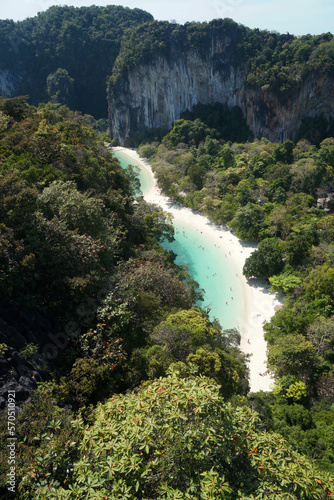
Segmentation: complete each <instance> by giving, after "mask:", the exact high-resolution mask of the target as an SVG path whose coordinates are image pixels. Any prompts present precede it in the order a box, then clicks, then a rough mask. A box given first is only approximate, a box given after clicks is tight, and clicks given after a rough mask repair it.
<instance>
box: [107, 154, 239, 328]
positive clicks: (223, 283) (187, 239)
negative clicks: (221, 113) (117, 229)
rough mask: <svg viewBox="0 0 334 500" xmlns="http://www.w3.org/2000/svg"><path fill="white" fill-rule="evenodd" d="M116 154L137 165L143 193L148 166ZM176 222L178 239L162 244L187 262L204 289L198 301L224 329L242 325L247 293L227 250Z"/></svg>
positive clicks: (124, 163) (123, 162)
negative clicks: (201, 300)
mask: <svg viewBox="0 0 334 500" xmlns="http://www.w3.org/2000/svg"><path fill="white" fill-rule="evenodd" d="M113 155H114V156H115V157H116V158H117V159H118V160H119V161H120V163H121V165H122V167H123V168H127V167H128V165H129V164H131V165H133V166H134V167H136V168H138V173H139V180H140V184H141V190H142V192H143V194H144V193H145V191H146V190H147V189H148V188H149V186H150V184H151V181H150V176H149V174H148V173H147V172H146V170H144V169H142V168H140V164H139V163H137V162H136V161H135V160H133V159H130V158H129V157H127V156H126V155H125V154H122V153H121V152H120V151H117V152H113ZM180 210H182V209H180ZM173 225H174V229H175V241H173V242H172V243H169V242H164V243H163V247H164V248H166V249H167V250H172V251H173V252H174V253H175V254H176V255H177V258H176V260H175V262H176V264H178V265H187V266H188V270H189V273H190V275H191V277H192V278H193V279H194V280H196V281H197V282H198V283H199V286H200V288H202V289H204V291H205V295H204V302H200V303H199V305H201V306H202V307H204V308H207V309H208V310H209V311H210V312H209V315H210V318H211V319H214V318H217V319H218V320H219V322H220V324H221V326H222V327H223V329H229V328H237V329H240V327H241V324H242V321H243V316H244V307H245V305H244V298H243V297H244V296H243V290H242V284H241V280H240V279H239V277H238V276H237V275H236V270H235V269H234V266H233V264H232V263H231V259H229V256H228V254H225V253H224V252H223V253H222V250H221V249H220V248H219V247H218V246H215V244H214V243H212V242H211V240H209V239H208V238H207V236H206V235H205V234H204V233H202V234H201V232H200V231H199V230H196V228H194V227H193V226H190V225H189V226H188V225H187V224H185V223H184V222H183V221H182V222H181V221H178V220H177V217H175V218H174V220H173ZM222 235H223V236H222V237H223V238H228V237H229V234H228V233H222ZM232 297H233V298H232Z"/></svg>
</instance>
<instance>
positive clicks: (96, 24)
mask: <svg viewBox="0 0 334 500" xmlns="http://www.w3.org/2000/svg"><path fill="white" fill-rule="evenodd" d="M151 20H153V18H152V16H151V14H149V13H147V12H144V11H142V10H140V9H129V8H124V7H120V6H113V5H109V6H108V7H97V6H94V5H93V6H91V7H80V8H78V7H70V6H65V7H56V6H54V7H50V8H49V9H48V10H47V11H45V12H41V13H40V14H38V16H36V17H33V18H29V19H26V20H24V21H21V22H16V23H15V22H14V21H10V20H2V21H0V61H1V62H0V72H1V70H9V71H12V72H13V75H14V76H13V77H14V79H17V81H16V83H15V85H14V86H15V87H16V94H19V95H25V94H27V95H29V97H30V102H31V103H32V104H35V105H37V104H38V103H39V102H43V101H45V102H46V101H48V100H50V99H52V98H53V99H55V100H56V101H57V102H62V103H63V104H67V105H69V106H70V107H71V108H72V109H78V110H80V111H82V112H83V113H89V114H91V115H93V116H94V117H95V118H107V112H108V106H107V94H106V89H107V76H108V75H109V74H110V73H111V70H112V67H113V65H114V62H115V59H116V57H117V55H118V53H119V50H120V47H121V44H122V40H123V37H124V36H126V34H127V33H128V32H129V31H131V29H134V28H137V27H138V26H139V25H140V24H142V23H144V22H148V21H151ZM8 97H12V95H9V96H8Z"/></svg>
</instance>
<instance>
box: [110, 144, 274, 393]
mask: <svg viewBox="0 0 334 500" xmlns="http://www.w3.org/2000/svg"><path fill="white" fill-rule="evenodd" d="M112 150H113V151H115V153H116V156H117V157H118V158H119V155H121V157H122V158H123V159H125V161H127V159H128V160H129V161H128V163H129V164H133V165H135V166H138V167H140V169H142V171H143V173H144V174H145V175H144V177H145V179H144V182H143V184H144V185H142V191H143V196H144V199H145V200H146V201H147V202H149V203H154V204H156V205H159V206H160V207H161V208H162V209H163V210H164V211H166V212H169V213H170V214H171V215H172V216H173V224H174V227H175V231H176V232H178V234H179V235H180V236H181V237H183V238H184V241H183V240H182V239H181V241H180V238H179V239H178V240H179V248H180V253H181V254H185V255H186V254H188V255H190V254H191V255H192V257H193V258H194V259H195V262H196V265H195V266H194V269H189V272H190V274H191V276H192V277H193V278H194V279H196V280H197V281H198V282H199V283H200V285H201V286H202V287H203V288H204V289H205V291H206V292H208V294H210V289H211V288H212V290H211V295H212V297H213V298H212V299H211V298H209V302H208V304H209V305H210V306H211V304H212V305H213V307H214V308H215V309H214V310H213V314H214V316H215V317H217V319H218V320H219V321H220V323H221V324H222V327H223V329H229V328H237V329H238V330H239V331H240V334H241V344H240V348H241V350H242V351H243V352H244V353H245V354H249V370H250V389H251V391H252V392H256V391H260V390H263V391H269V390H270V389H271V388H272V386H273V384H274V379H273V377H272V376H271V375H270V373H269V372H268V368H267V357H266V349H267V345H266V342H265V340H264V332H263V324H264V322H265V321H269V320H270V318H271V317H272V316H273V315H274V313H275V310H277V308H279V307H282V297H281V296H280V295H279V294H277V293H274V292H271V291H270V283H269V282H268V281H267V280H259V279H250V280H247V279H246V278H245V277H244V275H243V273H242V271H243V266H244V264H245V261H246V259H247V257H249V256H250V255H251V253H252V252H253V251H254V250H255V249H256V244H252V243H249V242H242V241H240V240H239V239H238V238H237V237H236V236H235V235H234V234H233V231H231V230H230V228H228V227H226V226H225V227H223V226H219V225H217V224H214V223H213V222H212V221H210V220H209V219H208V218H207V217H205V216H203V215H201V214H199V213H197V212H195V211H193V210H191V209H190V208H186V207H183V206H182V205H180V204H179V203H177V204H176V203H173V202H172V201H171V200H170V199H169V198H168V197H166V196H164V195H163V194H162V193H161V191H160V189H159V187H158V185H157V182H156V179H155V177H154V174H153V172H152V169H151V166H150V163H149V161H148V160H146V159H143V158H141V157H140V156H139V155H138V153H137V152H136V150H134V149H129V148H124V147H114V148H112ZM189 231H190V233H189ZM189 235H190V236H189ZM173 251H174V249H173ZM196 252H197V254H198V252H202V254H201V257H198V258H197V260H196ZM198 255H199V254H198ZM186 258H187V256H186ZM199 259H201V260H199ZM176 262H177V263H181V264H183V263H187V261H186V262H182V261H181V262H180V261H179V262H178V261H177V260H176ZM221 263H224V276H221V272H222V271H221V269H220V264H221ZM198 277H199V278H200V279H198ZM205 280H206V281H205ZM202 283H204V286H203V285H202Z"/></svg>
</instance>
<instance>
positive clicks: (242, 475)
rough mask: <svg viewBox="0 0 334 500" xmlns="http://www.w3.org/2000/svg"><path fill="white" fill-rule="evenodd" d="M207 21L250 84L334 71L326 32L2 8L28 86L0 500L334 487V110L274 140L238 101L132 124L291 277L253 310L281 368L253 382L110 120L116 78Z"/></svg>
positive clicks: (157, 160)
mask: <svg viewBox="0 0 334 500" xmlns="http://www.w3.org/2000/svg"><path fill="white" fill-rule="evenodd" d="M216 32H217V33H220V32H224V33H227V34H228V36H229V37H230V39H231V40H232V41H233V44H234V45H233V47H234V49H233V51H232V50H231V51H229V52H230V59H229V60H228V61H227V62H228V63H231V64H239V62H240V61H243V63H247V72H246V73H244V76H245V82H244V84H245V88H247V89H248V90H251V89H253V90H254V89H257V90H256V92H257V91H258V90H259V89H261V92H263V93H265V92H266V91H268V89H269V91H270V92H273V93H274V94H275V95H276V96H277V98H278V99H279V101H280V102H288V100H289V93H290V92H294V91H295V90H296V89H298V88H300V87H301V86H302V85H303V82H304V81H305V79H306V78H307V76H308V75H311V74H316V75H320V76H319V82H322V81H325V80H326V81H327V83H328V82H330V81H331V78H332V77H333V67H334V62H333V61H334V56H333V54H334V52H333V36H332V35H331V34H325V35H319V36H316V37H311V36H305V37H301V38H296V37H293V36H291V35H288V34H287V35H279V34H277V33H269V32H260V31H259V30H249V29H248V28H245V27H243V26H239V25H237V24H236V23H234V22H233V21H232V20H229V19H225V20H216V21H212V22H211V23H186V25H185V26H179V25H176V24H170V23H167V22H166V23H158V22H156V21H154V20H153V18H152V16H151V15H150V14H148V13H145V12H143V11H141V10H139V9H134V10H130V9H128V8H123V7H115V6H109V7H105V8H102V7H95V6H93V7H87V8H80V9H77V8H74V7H51V8H50V9H49V10H47V11H46V12H44V13H41V14H39V15H38V16H37V17H36V18H33V19H27V20H26V21H23V22H20V23H14V22H12V21H8V20H7V21H1V22H0V61H1V62H0V84H1V85H2V84H3V82H5V83H6V85H7V87H6V85H4V87H6V89H7V90H8V91H9V93H10V92H13V93H14V94H15V93H19V94H22V95H17V96H15V95H12V96H11V97H10V98H4V97H0V412H1V413H0V436H1V444H0V471H1V480H0V496H1V498H3V499H8V500H9V499H11V498H16V499H18V500H28V499H31V500H39V499H40V500H44V499H56V498H59V499H72V500H79V499H87V500H88V499H89V500H90V499H94V498H95V499H100V500H103V499H107V498H111V499H114V498H122V499H137V498H138V499H152V500H153V499H159V500H160V499H169V498H175V499H180V500H181V499H189V500H193V499H194V500H195V499H196V500H202V499H216V498H221V499H230V500H239V499H249V500H251V499H263V500H264V499H267V498H277V499H285V498H291V499H295V500H299V499H306V500H316V499H321V500H322V499H328V498H331V497H332V496H333V495H334V481H333V473H334V333H333V332H334V319H333V318H334V285H333V283H334V271H333V267H334V246H333V245H334V243H333V238H334V215H333V210H334V201H333V200H334V173H333V169H334V138H333V137H331V135H333V127H332V123H331V119H327V118H326V117H324V116H321V114H320V115H319V116H317V115H312V117H311V116H308V117H306V118H305V120H304V121H302V122H301V127H300V129H299V132H298V135H297V139H296V141H295V142H292V141H290V140H288V141H284V142H282V143H278V142H277V143H272V142H270V141H268V140H267V139H265V138H261V137H259V138H257V137H254V134H252V130H251V129H250V127H249V125H248V124H247V123H246V120H245V116H244V115H243V112H242V110H241V108H239V107H237V106H232V107H231V106H227V104H224V103H222V102H220V103H214V102H210V103H208V104H204V103H197V104H196V105H195V106H191V107H189V109H184V110H183V114H182V116H181V118H180V119H178V120H175V121H174V123H173V124H172V127H171V129H170V130H167V131H163V130H151V131H150V133H149V134H148V135H147V136H146V137H150V140H148V139H145V140H144V139H143V135H141V136H140V137H139V138H138V137H137V138H135V137H133V138H131V140H133V143H136V144H138V143H139V142H138V141H141V144H140V147H139V149H138V151H139V153H140V154H141V155H142V156H143V157H145V158H149V159H150V161H151V164H152V167H153V170H154V171H155V175H156V177H157V180H158V182H159V185H160V187H161V188H162V190H163V192H164V193H165V194H167V195H168V196H169V197H170V198H171V199H172V200H174V201H177V202H179V203H182V204H183V205H185V206H187V207H190V208H192V209H194V210H199V211H201V212H203V213H204V214H206V215H207V216H208V217H209V218H211V219H212V221H214V222H215V223H217V224H221V225H224V226H226V225H228V226H229V227H230V229H231V230H232V231H234V232H235V233H236V235H237V236H238V237H239V238H240V239H242V240H245V241H252V242H254V241H257V242H258V243H259V244H258V249H257V250H256V251H255V252H254V253H253V254H252V255H251V257H250V258H249V259H247V261H246V264H245V267H244V275H245V276H246V277H247V279H249V280H250V281H253V280H256V279H257V278H265V279H267V280H268V281H269V282H270V284H271V286H272V289H273V290H276V291H280V292H283V293H284V296H285V301H284V307H283V308H282V309H281V310H279V311H278V312H277V313H276V314H275V316H274V317H273V318H272V319H271V321H270V322H268V323H267V324H266V325H265V335H266V340H267V343H268V369H269V371H270V372H272V373H273V374H274V375H275V377H276V386H275V388H274V390H273V391H272V392H268V393H263V392H259V393H255V394H254V393H249V385H248V358H247V356H246V355H245V354H244V353H242V351H241V350H240V347H239V345H240V334H239V332H238V331H235V330H227V331H223V330H222V328H221V326H220V324H219V323H218V322H217V321H210V318H209V316H208V313H207V311H205V310H203V309H201V308H200V307H198V303H200V302H201V298H202V291H201V290H200V289H199V286H198V284H197V283H196V282H194V281H193V280H192V279H191V277H190V275H189V273H188V271H187V269H186V268H183V267H178V266H176V265H175V262H174V258H175V255H174V254H172V253H169V252H167V251H166V250H164V249H163V247H162V246H161V245H160V243H161V242H162V241H163V240H166V239H167V240H172V239H173V231H174V230H173V226H172V224H171V219H170V216H169V215H168V214H166V213H164V212H163V211H162V210H161V209H160V208H159V207H157V206H154V205H149V204H147V203H146V202H145V201H144V200H143V198H142V197H141V193H140V189H139V182H138V179H137V177H136V174H135V172H134V170H133V169H132V168H128V169H127V170H123V169H122V168H121V166H120V164H119V163H118V161H117V160H116V159H115V158H114V157H113V155H112V152H111V150H110V148H109V147H108V144H107V143H108V141H109V137H108V136H107V134H105V135H104V134H102V133H101V129H102V127H101V122H99V121H98V119H99V118H105V117H106V110H107V103H106V88H107V83H108V85H109V91H110V93H111V94H113V92H114V90H115V89H116V87H117V85H120V82H121V78H122V77H123V76H124V75H125V74H127V72H128V71H130V69H131V68H132V69H133V68H136V67H138V65H140V64H144V65H145V64H149V63H150V61H152V58H154V57H155V56H156V55H157V54H158V55H161V57H165V58H167V59H168V58H173V56H174V55H175V51H181V52H182V51H183V50H188V49H189V48H192V49H193V48H195V49H196V48H200V49H199V51H202V53H201V56H203V57H204V58H205V57H206V54H207V51H208V50H209V45H210V40H212V39H213V33H216ZM211 35H212V36H211ZM218 45H219V44H218ZM182 53H183V52H182ZM226 64H227V63H226ZM8 75H10V77H9V76H8ZM320 77H321V78H323V79H324V80H321V78H320ZM13 89H14V90H15V91H14V90H13ZM116 90H117V89H116ZM28 103H29V104H28ZM32 104H33V105H32ZM69 106H70V107H69ZM75 110H78V111H75ZM111 111H113V110H111ZM121 111H122V110H121ZM139 112H140V110H139ZM87 113H89V114H87ZM152 138H153V140H151V139H152ZM115 142H116V141H114V143H115ZM13 393H15V395H16V396H15V398H16V399H15V414H14V412H13V413H11V410H9V411H8V403H9V399H10V398H9V395H11V394H13ZM11 397H12V396H11ZM12 404H13V403H11V405H12ZM12 422H15V425H14V427H13V426H12ZM9 436H11V437H14V439H15V445H12V446H14V449H15V467H14V469H15V471H14V474H15V482H14V486H13V485H12V484H11V482H10V481H11V478H10V476H9V475H8V474H9V470H12V469H9V465H10V464H9V462H8V460H9V457H10V453H11V450H10V449H9V448H8V438H9ZM10 487H12V488H14V489H12V490H10V489H9V488H10Z"/></svg>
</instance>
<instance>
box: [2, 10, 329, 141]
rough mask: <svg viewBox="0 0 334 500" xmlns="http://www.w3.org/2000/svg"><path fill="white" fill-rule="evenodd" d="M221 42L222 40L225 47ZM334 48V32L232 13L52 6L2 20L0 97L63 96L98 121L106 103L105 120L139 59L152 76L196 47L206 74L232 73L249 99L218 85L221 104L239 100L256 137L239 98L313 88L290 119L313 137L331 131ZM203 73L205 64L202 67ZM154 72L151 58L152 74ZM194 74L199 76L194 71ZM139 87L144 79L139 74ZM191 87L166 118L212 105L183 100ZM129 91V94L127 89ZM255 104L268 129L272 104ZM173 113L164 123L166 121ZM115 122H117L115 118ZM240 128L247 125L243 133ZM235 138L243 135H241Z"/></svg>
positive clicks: (281, 96) (35, 99)
mask: <svg viewBox="0 0 334 500" xmlns="http://www.w3.org/2000/svg"><path fill="white" fill-rule="evenodd" d="M220 39H221V40H220ZM223 42H224V43H226V47H225V48H223V46H222V43H223ZM333 46H334V45H333V35H332V34H331V33H325V34H319V35H317V36H311V35H305V36H302V37H294V36H293V35H289V34H278V33H274V32H269V31H260V30H257V29H255V30H251V29H249V28H247V27H245V26H242V25H238V24H237V23H235V22H234V21H232V20H231V19H216V20H214V21H211V22H210V23H196V22H192V23H186V24H185V25H178V24H173V23H168V22H158V21H155V20H154V19H153V17H152V16H151V14H149V13H147V12H144V11H142V10H140V9H129V8H123V7H120V6H108V7H97V6H91V7H80V8H75V7H70V6H65V7H56V6H54V7H50V8H49V9H48V10H47V11H45V12H42V13H40V14H38V15H37V16H36V17H34V18H30V19H26V20H24V21H21V22H16V23H15V22H14V21H10V20H2V21H0V93H1V94H2V95H4V96H6V97H14V96H15V95H28V96H29V102H30V103H31V104H34V105H38V104H39V103H40V102H47V101H49V100H53V101H56V102H61V103H62V104H66V105H68V106H70V107H71V109H77V110H80V111H81V112H83V113H89V114H91V115H92V116H94V117H95V118H96V119H100V118H104V119H105V118H107V115H108V101H109V106H110V109H109V115H110V117H111V122H112V117H113V116H116V115H117V112H118V111H119V112H120V109H113V106H114V104H115V103H114V102H113V96H115V95H118V93H119V91H120V90H121V91H122V89H123V87H124V85H123V84H124V81H123V79H124V78H126V75H127V74H128V73H131V72H133V71H137V70H138V68H140V67H141V66H144V67H146V66H147V68H148V71H149V73H150V64H151V63H152V61H154V60H155V58H156V57H161V58H163V59H166V61H169V62H170V63H171V64H176V60H177V58H178V54H184V55H185V58H187V55H188V54H190V53H191V52H192V51H194V52H195V53H196V54H198V55H199V57H200V58H202V59H201V60H202V62H203V61H206V62H208V63H209V62H210V61H211V60H210V58H211V57H212V61H211V62H210V68H211V69H210V72H212V73H213V74H214V73H215V72H217V71H218V73H219V74H221V75H224V78H223V79H227V80H228V75H229V73H230V72H231V71H232V72H233V73H234V76H233V79H232V80H233V81H236V82H238V84H237V87H236V89H234V90H233V91H232V93H233V92H234V93H236V92H237V90H238V89H239V90H240V89H241V88H244V89H245V92H246V93H247V96H244V95H243V94H244V92H242V95H240V96H236V95H229V92H230V91H228V92H227V90H226V89H225V90H226V92H227V93H226V95H225V94H224V92H223V94H221V92H220V90H219V89H218V90H219V92H218V94H217V95H219V96H220V99H221V104H223V105H228V107H229V108H231V107H232V106H233V104H232V103H234V104H236V103H237V105H238V106H239V107H240V108H241V109H242V113H240V114H242V115H243V118H247V120H248V121H247V123H248V127H250V128H251V132H253V133H255V135H257V130H256V131H254V130H252V121H254V120H253V118H252V116H250V115H252V113H253V114H254V113H255V109H254V110H253V109H247V106H245V102H246V101H247V102H246V104H247V103H248V104H247V105H250V103H251V102H253V101H254V100H255V101H257V99H258V98H261V99H262V98H264V99H265V98H266V96H271V98H272V97H273V96H274V97H275V98H277V99H278V101H277V102H278V104H276V105H277V106H278V105H279V104H280V105H282V106H283V107H284V106H285V105H288V103H289V99H291V97H292V95H295V93H298V92H300V91H301V89H303V88H304V87H303V86H304V85H306V90H305V92H306V95H305V96H304V94H303V96H302V97H303V99H302V100H303V102H304V103H305V102H309V99H308V98H307V99H306V96H312V95H313V94H315V96H317V95H318V94H319V96H318V98H317V102H316V103H315V104H316V105H315V107H314V109H313V107H312V106H313V105H312V106H311V101H310V102H309V103H310V106H311V108H312V109H311V108H310V109H307V107H306V109H305V110H304V109H303V110H302V111H301V116H300V117H299V116H298V120H297V121H298V125H297V129H298V128H301V130H300V133H301V134H302V136H303V137H306V136H307V138H308V139H310V140H311V141H312V142H313V141H319V140H322V139H324V138H325V137H328V136H331V135H332V134H333V123H332V120H333V108H332V107H331V106H332V102H331V97H330V93H329V92H327V91H326V92H325V93H326V103H324V102H323V101H324V99H323V97H322V96H321V95H320V94H321V89H327V86H328V85H329V86H330V82H331V79H332V78H333V76H334V69H333V68H334V50H333ZM188 69H189V68H188ZM201 70H202V71H204V67H203V64H202V69H201ZM154 71H155V68H154V65H153V66H152V68H151V73H152V75H153V78H154ZM208 75H209V73H208ZM208 75H207V76H205V78H204V82H205V80H206V79H207V77H208ZM313 77H316V78H315V81H316V82H317V85H318V87H319V88H317V89H315V88H313V87H312V85H313V84H312V85H311V86H310V82H309V81H308V79H309V78H313ZM193 78H194V79H196V78H195V76H194V75H193ZM142 84H143V85H144V86H146V87H147V86H149V82H148V80H147V78H146V77H145V78H144V81H143V82H142ZM119 85H120V86H121V89H119ZM173 85H174V86H175V85H176V81H174V82H171V83H170V86H171V87H173ZM212 85H213V83H212V82H211V87H212ZM107 87H108V88H107ZM211 87H210V88H211ZM166 91H167V93H169V91H168V90H167V89H165V90H164V92H165V93H166ZM107 92H108V96H107ZM189 92H190V94H191V98H190V101H189V103H188V102H187V103H185V104H187V105H185V106H184V107H183V109H180V110H178V114H177V116H175V117H174V118H173V120H174V119H176V118H179V116H180V113H181V112H185V111H186V110H187V109H188V111H189V112H191V111H192V109H191V108H192V106H193V105H195V104H200V103H201V102H202V103H205V104H207V103H209V101H210V99H211V103H212V104H213V101H214V100H213V98H210V97H209V95H206V92H204V94H203V95H201V96H196V95H195V94H196V92H195V90H191V91H190V90H189V89H187V92H186V94H187V95H188V98H189ZM208 92H209V90H208ZM153 94H154V92H153ZM153 94H152V95H150V98H149V100H150V106H151V107H152V106H153V108H154V109H153V111H152V112H153V117H152V121H153V122H157V116H160V115H161V113H162V112H163V110H162V108H161V105H160V108H159V107H158V108H156V105H155V104H154V102H155V100H156V99H157V96H156V97H154V96H153ZM127 95H128V97H129V96H130V92H129V89H128V92H127ZM133 97H135V96H133ZM199 97H201V99H199ZM141 98H142V97H141ZM198 99H199V100H198ZM245 99H246V101H245ZM160 100H161V99H160ZM270 100H272V99H270ZM151 101H152V102H151ZM159 102H160V101H159ZM261 102H262V101H261ZM134 103H135V101H134V102H133V108H134V109H132V110H131V113H130V115H131V117H132V118H133V116H132V115H133V114H136V113H137V112H139V114H140V113H143V109H142V108H141V106H139V108H140V109H139V111H138V110H136V109H135V108H136V105H135V104H134ZM253 104H254V103H253ZM260 104H261V103H260ZM260 104H259V105H260ZM325 104H326V105H325ZM123 105H124V102H123ZM276 105H275V106H276ZM300 105H301V103H300V102H297V103H295V104H294V106H293V107H294V109H295V111H296V112H297V111H298V109H297V108H298V106H300ZM117 106H118V105H117ZM275 106H274V107H275ZM260 107H261V109H259V110H257V109H256V114H257V115H259V114H262V115H263V117H262V118H263V120H264V122H266V119H265V117H266V115H268V116H267V121H268V123H266V127H268V124H269V128H270V127H271V129H272V128H273V126H274V124H275V123H276V121H277V120H276V118H275V115H276V114H277V110H276V109H273V110H271V109H269V108H268V109H267V104H266V103H264V104H263V103H262V104H261V105H260ZM290 107H291V106H290ZM288 108H289V106H288ZM165 111H166V110H165ZM285 112H286V111H284V113H285ZM121 114H122V113H121ZM165 114H166V113H165ZM227 114H228V113H227ZM246 115H248V116H246ZM269 115H270V116H269ZM173 120H169V121H168V128H169V127H170V125H171V121H173ZM275 120H276V121H275ZM116 121H117V120H116ZM132 121H133V120H132ZM134 125H135V122H133V124H132V126H134ZM253 125H254V123H253ZM262 125H263V124H261V126H262ZM115 126H116V128H117V126H119V124H118V125H117V123H116V125H115ZM151 126H153V127H156V126H157V125H151ZM263 126H264V125H263ZM111 128H112V127H111ZM146 128H147V127H146ZM163 128H164V127H163ZM140 132H142V129H140V130H135V129H134V130H133V134H132V137H131V141H133V139H134V137H133V135H134V133H136V134H137V133H140ZM296 132H297V130H296ZM244 134H245V130H243V137H244ZM115 137H116V136H115ZM116 138H117V137H116ZM239 140H244V139H243V138H241V137H240V138H239Z"/></svg>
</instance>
